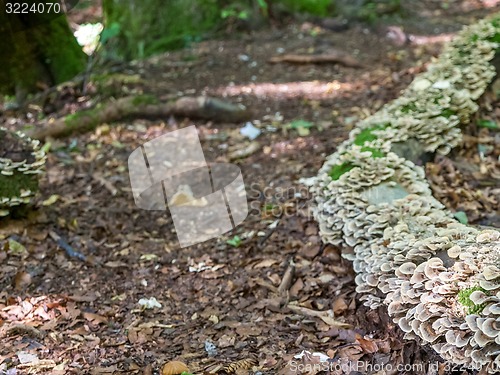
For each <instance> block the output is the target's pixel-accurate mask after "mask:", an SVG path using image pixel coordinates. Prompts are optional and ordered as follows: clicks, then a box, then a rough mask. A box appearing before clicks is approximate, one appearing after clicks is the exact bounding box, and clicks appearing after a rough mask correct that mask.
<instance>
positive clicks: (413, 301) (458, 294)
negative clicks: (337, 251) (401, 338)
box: [310, 15, 500, 373]
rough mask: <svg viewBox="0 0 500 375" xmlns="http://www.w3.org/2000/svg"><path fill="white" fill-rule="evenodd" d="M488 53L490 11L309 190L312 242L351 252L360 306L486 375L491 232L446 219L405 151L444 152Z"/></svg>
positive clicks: (493, 251) (476, 89)
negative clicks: (316, 236) (380, 311)
mask: <svg viewBox="0 0 500 375" xmlns="http://www.w3.org/2000/svg"><path fill="white" fill-rule="evenodd" d="M499 51H500V15H495V16H493V17H490V18H488V19H485V20H482V21H480V22H478V23H477V24H474V25H471V26H468V27H465V28H464V29H463V30H462V31H461V32H460V33H459V34H458V35H457V37H456V38H455V39H454V40H453V41H452V42H451V43H450V44H448V45H447V46H446V47H445V48H444V50H443V52H442V54H441V55H440V56H439V57H438V58H437V59H434V60H433V61H432V62H431V64H430V66H429V68H428V69H427V71H426V72H424V73H422V74H420V75H419V76H417V77H416V78H415V79H414V81H413V82H412V83H411V84H410V85H409V87H408V88H407V89H406V90H405V91H403V93H402V95H401V96H400V97H399V98H398V99H396V100H394V101H392V102H390V103H388V104H386V105H385V106H384V107H382V108H381V109H380V110H379V111H378V112H377V113H375V114H373V115H372V116H370V117H368V118H366V119H364V120H361V121H360V122H359V123H358V126H357V128H355V129H354V130H353V131H352V132H351V134H350V136H349V139H348V140H346V141H345V142H343V143H342V144H341V145H340V146H339V147H338V149H337V151H336V152H335V153H334V154H332V155H330V156H329V157H328V158H327V160H326V162H325V163H324V165H323V167H322V168H321V169H320V171H319V173H318V176H317V177H316V178H315V179H313V180H312V183H311V184H310V185H311V186H310V189H311V192H312V194H313V196H314V197H315V208H314V215H315V218H316V220H317V221H318V223H319V228H320V234H321V236H322V239H323V240H324V241H325V242H328V243H331V244H334V245H343V246H345V247H349V248H352V249H353V251H351V252H349V253H345V254H344V257H345V258H347V259H349V260H352V261H353V267H354V270H355V272H356V273H357V276H356V278H355V281H356V284H357V291H358V292H359V293H360V294H361V297H360V299H361V300H363V301H364V303H365V304H366V305H368V306H370V307H372V308H376V307H378V306H381V305H385V306H387V308H388V312H389V315H390V316H391V317H392V319H393V320H394V322H396V323H397V324H398V325H399V326H400V327H401V329H402V331H403V332H404V333H405V337H406V338H409V339H416V340H419V341H420V342H422V343H423V344H428V345H430V346H432V348H433V349H434V350H435V351H436V352H438V353H439V354H440V355H441V356H442V358H444V359H445V360H448V361H451V362H453V363H455V364H460V365H463V366H466V367H469V368H475V369H480V368H482V369H485V370H486V371H487V372H489V373H495V372H496V371H498V370H499V369H500V232H499V231H497V230H494V229H492V230H482V231H481V230H478V229H475V228H473V227H468V226H466V225H464V224H461V223H459V222H457V220H456V219H455V218H454V217H453V215H452V214H451V212H449V211H447V210H446V209H445V207H444V206H443V205H442V204H441V203H440V202H439V201H437V200H436V199H435V198H434V197H433V196H432V193H431V189H430V187H429V184H428V183H427V181H426V179H425V174H424V170H423V168H422V167H420V166H418V165H416V164H415V160H408V159H406V158H405V157H404V156H406V155H407V154H408V153H407V152H405V150H404V148H405V145H406V144H412V145H413V146H412V147H415V148H416V149H418V152H419V153H420V152H421V153H433V152H438V153H441V154H446V153H448V152H449V151H450V150H451V149H452V148H453V147H455V146H458V145H459V144H460V142H461V139H462V136H461V132H460V129H459V125H460V124H464V123H467V122H469V121H470V119H471V116H472V115H473V114H474V113H475V112H476V111H477V110H478V105H477V104H476V103H475V101H476V100H477V99H478V98H479V97H480V96H481V95H482V94H483V93H484V92H485V90H486V88H487V87H488V85H489V84H490V82H491V81H492V79H493V78H494V77H495V75H496V69H495V66H494V62H493V58H494V57H495V55H496V54H497V53H498V52H499ZM395 146H396V147H395ZM396 149H397V150H398V152H395V150H396ZM409 154H412V153H411V152H410V153H409Z"/></svg>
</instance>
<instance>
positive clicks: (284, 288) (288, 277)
mask: <svg viewBox="0 0 500 375" xmlns="http://www.w3.org/2000/svg"><path fill="white" fill-rule="evenodd" d="M294 275H295V263H294V262H293V258H291V259H290V262H289V263H288V267H287V269H286V271H285V274H284V275H283V279H282V280H281V284H280V286H279V287H278V294H280V295H284V294H285V293H286V292H288V289H290V287H291V286H292V281H293V277H294Z"/></svg>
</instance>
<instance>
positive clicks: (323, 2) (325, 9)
mask: <svg viewBox="0 0 500 375" xmlns="http://www.w3.org/2000/svg"><path fill="white" fill-rule="evenodd" d="M280 3H282V4H283V5H285V6H286V7H287V8H288V9H290V10H291V11H293V12H300V13H310V14H314V15H317V16H326V15H328V14H330V13H331V11H332V7H333V3H334V2H333V1H332V0H280Z"/></svg>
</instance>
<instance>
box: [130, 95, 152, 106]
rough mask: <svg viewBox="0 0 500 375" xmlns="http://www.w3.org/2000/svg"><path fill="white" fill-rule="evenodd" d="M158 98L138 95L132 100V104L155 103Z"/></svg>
mask: <svg viewBox="0 0 500 375" xmlns="http://www.w3.org/2000/svg"><path fill="white" fill-rule="evenodd" d="M157 103H158V99H156V98H155V97H154V96H152V95H139V96H136V97H135V98H134V100H132V104H133V105H135V106H139V105H148V104H157Z"/></svg>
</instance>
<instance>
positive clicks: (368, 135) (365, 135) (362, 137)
mask: <svg viewBox="0 0 500 375" xmlns="http://www.w3.org/2000/svg"><path fill="white" fill-rule="evenodd" d="M387 126H388V125H387V124H379V125H375V126H372V127H371V128H366V129H363V130H362V131H361V133H359V134H358V135H357V136H356V138H355V139H354V144H355V145H357V146H363V145H364V144H365V143H366V142H371V141H374V140H376V139H377V136H376V135H375V134H373V132H374V131H376V130H384V129H385V128H387Z"/></svg>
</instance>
